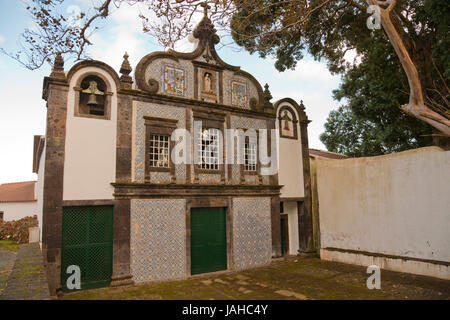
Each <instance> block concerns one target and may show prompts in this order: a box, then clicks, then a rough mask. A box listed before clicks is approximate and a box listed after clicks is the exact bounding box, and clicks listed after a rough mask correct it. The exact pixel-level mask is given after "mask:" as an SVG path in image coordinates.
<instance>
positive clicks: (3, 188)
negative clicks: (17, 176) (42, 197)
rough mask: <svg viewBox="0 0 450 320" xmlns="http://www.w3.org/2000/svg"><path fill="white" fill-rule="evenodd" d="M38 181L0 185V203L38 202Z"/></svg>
mask: <svg viewBox="0 0 450 320" xmlns="http://www.w3.org/2000/svg"><path fill="white" fill-rule="evenodd" d="M35 184H36V181H24V182H13V183H4V184H0V202H29V201H36V198H35V196H34V186H35Z"/></svg>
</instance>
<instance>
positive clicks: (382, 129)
mask: <svg viewBox="0 0 450 320" xmlns="http://www.w3.org/2000/svg"><path fill="white" fill-rule="evenodd" d="M334 99H336V100H338V101H342V102H344V105H343V106H341V107H340V108H339V109H338V110H336V111H332V112H331V113H330V115H329V117H328V119H327V122H326V123H325V132H324V133H323V134H322V135H321V136H320V140H321V141H322V142H323V143H324V144H325V146H326V147H327V149H328V150H329V151H333V152H338V153H343V154H346V155H348V156H353V157H360V156H374V155H381V154H386V153H392V152H399V151H404V150H407V149H411V148H418V147H424V146H428V145H431V144H432V138H431V137H430V135H429V133H430V132H431V127H430V126H429V125H428V124H426V123H425V122H423V121H420V120H418V119H416V118H413V117H410V116H408V115H406V114H405V113H403V112H401V111H400V109H399V106H401V105H402V104H405V103H407V102H408V99H409V93H408V80H407V78H406V76H405V74H404V73H403V72H402V67H401V65H400V63H399V61H398V59H397V58H396V56H395V53H394V50H393V48H392V46H391V45H390V44H389V43H388V42H386V41H385V40H384V39H383V37H381V36H379V37H374V38H373V41H371V42H370V50H368V51H367V52H366V54H364V55H363V57H362V58H361V61H360V63H358V64H354V65H352V66H351V67H349V68H348V70H347V71H346V72H345V73H344V75H343V77H342V82H341V85H340V87H339V89H337V90H335V91H334Z"/></svg>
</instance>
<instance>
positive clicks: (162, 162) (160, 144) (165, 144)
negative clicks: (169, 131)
mask: <svg viewBox="0 0 450 320" xmlns="http://www.w3.org/2000/svg"><path fill="white" fill-rule="evenodd" d="M169 142H170V141H169V135H158V134H152V135H150V148H149V156H150V167H156V168H169V160H170V158H169V151H170V150H169Z"/></svg>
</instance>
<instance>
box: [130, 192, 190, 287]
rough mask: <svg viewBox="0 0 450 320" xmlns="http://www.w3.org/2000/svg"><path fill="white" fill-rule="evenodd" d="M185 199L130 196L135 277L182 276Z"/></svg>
mask: <svg viewBox="0 0 450 320" xmlns="http://www.w3.org/2000/svg"><path fill="white" fill-rule="evenodd" d="M185 207H186V201H185V200H184V199H168V200H163V199H152V200H141V199H135V200H131V240H130V245H131V248H130V249H131V274H132V275H133V278H134V281H135V282H137V283H139V282H149V281H157V280H171V279H180V278H184V277H185V274H186V220H185Z"/></svg>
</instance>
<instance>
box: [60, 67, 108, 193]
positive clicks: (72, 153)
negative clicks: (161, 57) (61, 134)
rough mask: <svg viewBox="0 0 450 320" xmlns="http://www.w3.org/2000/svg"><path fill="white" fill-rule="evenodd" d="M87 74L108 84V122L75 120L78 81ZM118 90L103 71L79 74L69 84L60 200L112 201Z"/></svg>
mask: <svg viewBox="0 0 450 320" xmlns="http://www.w3.org/2000/svg"><path fill="white" fill-rule="evenodd" d="M89 72H96V73H100V74H102V75H103V76H104V77H105V78H106V79H107V80H108V82H109V85H110V86H111V88H112V90H111V91H112V92H113V95H112V97H111V119H110V120H103V119H91V118H83V117H75V116H74V107H75V91H74V90H73V87H74V86H75V85H76V83H77V81H78V79H79V78H80V77H82V76H83V75H86V74H87V73H89ZM116 128H117V90H116V86H115V82H114V80H113V78H112V77H111V76H110V75H109V74H108V73H107V72H106V71H104V70H103V69H100V68H97V67H86V68H82V69H80V70H78V71H77V72H76V73H75V74H74V75H73V77H72V79H71V82H70V84H69V95H68V104H67V123H66V142H65V161H64V190H63V200H94V199H112V198H113V196H112V194H113V187H112V186H111V182H114V181H115V172H116Z"/></svg>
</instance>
